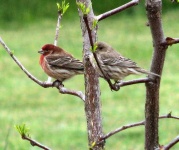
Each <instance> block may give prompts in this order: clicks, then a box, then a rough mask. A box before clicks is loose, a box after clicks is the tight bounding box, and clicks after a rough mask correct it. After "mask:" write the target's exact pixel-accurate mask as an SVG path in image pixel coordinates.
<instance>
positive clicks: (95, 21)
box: [92, 19, 98, 29]
mask: <svg viewBox="0 0 179 150" xmlns="http://www.w3.org/2000/svg"><path fill="white" fill-rule="evenodd" d="M97 24H98V20H96V19H94V20H93V25H92V27H93V29H94V28H95V27H96V26H97Z"/></svg>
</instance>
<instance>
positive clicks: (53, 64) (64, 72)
mask: <svg viewBox="0 0 179 150" xmlns="http://www.w3.org/2000/svg"><path fill="white" fill-rule="evenodd" d="M38 53H40V54H41V56H40V60H39V63H40V65H41V67H42V69H43V70H44V72H45V73H46V74H47V75H48V76H50V77H52V78H54V79H56V80H58V81H60V82H61V83H62V82H63V81H64V80H67V79H69V78H71V77H73V76H75V75H77V74H83V73H84V66H83V63H82V62H81V61H80V60H78V59H76V58H74V57H73V56H72V55H71V54H69V53H67V52H66V51H64V50H63V49H62V48H60V47H57V46H54V45H53V44H46V45H44V46H43V47H42V49H41V50H40V51H38Z"/></svg>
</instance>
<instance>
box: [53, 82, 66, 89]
mask: <svg viewBox="0 0 179 150" xmlns="http://www.w3.org/2000/svg"><path fill="white" fill-rule="evenodd" d="M52 85H53V87H57V88H58V87H59V86H64V85H63V84H62V82H61V81H59V80H55V81H54V82H53V83H52Z"/></svg>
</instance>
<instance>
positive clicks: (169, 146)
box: [162, 136, 179, 150]
mask: <svg viewBox="0 0 179 150" xmlns="http://www.w3.org/2000/svg"><path fill="white" fill-rule="evenodd" d="M178 142H179V136H177V137H176V138H175V139H173V140H172V141H171V142H170V143H169V144H167V145H165V146H163V147H162V148H163V149H162V150H169V149H170V148H172V147H173V146H174V145H175V144H177V143H178Z"/></svg>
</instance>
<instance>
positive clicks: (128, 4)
mask: <svg viewBox="0 0 179 150" xmlns="http://www.w3.org/2000/svg"><path fill="white" fill-rule="evenodd" d="M138 3H139V0H132V1H130V2H128V3H126V4H124V5H122V6H120V7H117V8H115V9H113V10H110V11H108V12H105V13H103V14H101V15H98V16H96V17H95V18H96V19H97V20H98V21H101V20H103V19H105V18H107V17H110V16H112V15H114V14H116V13H119V12H121V11H123V10H125V9H127V8H130V7H132V6H135V5H138Z"/></svg>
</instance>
